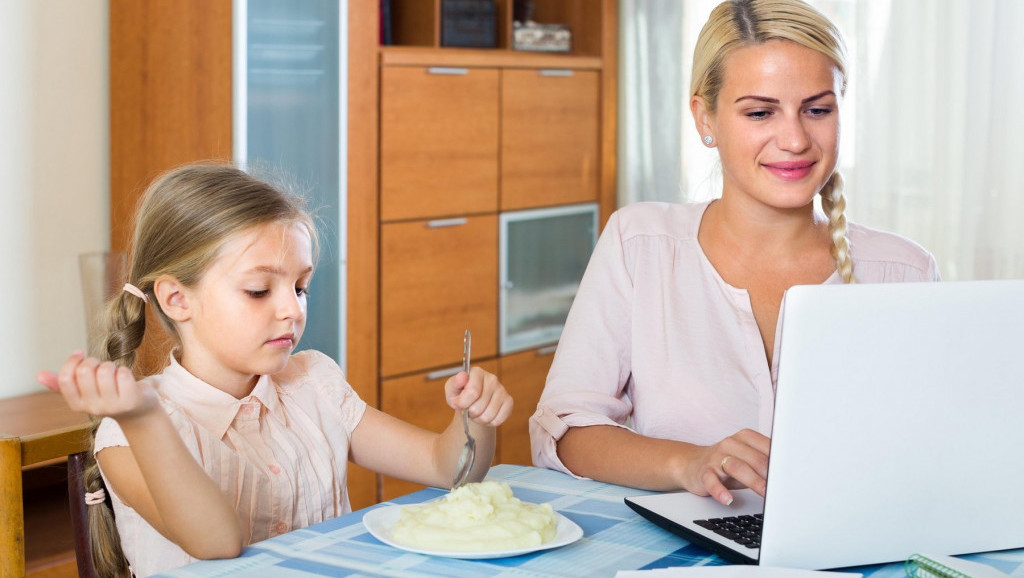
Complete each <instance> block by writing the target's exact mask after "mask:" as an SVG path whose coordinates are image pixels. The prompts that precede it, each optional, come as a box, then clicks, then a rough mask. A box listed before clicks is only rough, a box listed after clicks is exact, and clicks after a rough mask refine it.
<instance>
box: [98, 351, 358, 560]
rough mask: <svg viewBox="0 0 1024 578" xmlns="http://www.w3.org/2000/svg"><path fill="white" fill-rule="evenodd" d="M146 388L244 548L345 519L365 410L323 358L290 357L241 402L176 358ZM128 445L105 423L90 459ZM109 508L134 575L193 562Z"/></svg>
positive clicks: (125, 511) (128, 514)
mask: <svg viewBox="0 0 1024 578" xmlns="http://www.w3.org/2000/svg"><path fill="white" fill-rule="evenodd" d="M146 380H147V381H149V382H150V383H151V384H153V385H154V386H155V387H156V388H157V390H158V392H159V394H160V397H161V401H162V403H163V407H164V410H165V411H167V414H168V415H169V416H170V418H171V421H172V422H173V423H174V425H175V426H176V428H177V430H178V433H179V434H181V438H182V439H183V440H184V442H185V445H186V446H187V447H188V449H189V451H190V452H191V453H192V455H193V456H195V458H196V461H198V462H199V463H200V465H202V467H203V469H205V470H206V472H207V473H208V474H209V475H210V477H212V478H213V479H214V480H215V481H216V482H217V483H218V484H219V485H220V487H221V488H222V489H223V490H224V493H225V494H227V495H228V497H229V498H230V499H231V501H232V502H233V503H234V504H235V509H236V510H237V512H238V516H239V518H240V519H241V520H242V521H243V522H245V527H247V528H248V531H249V535H248V536H247V537H246V542H247V543H252V542H257V541H259V540H264V539H266V538H269V537H272V536H276V535H278V534H283V533H285V532H288V531H289V530H293V529H295V528H302V527H305V526H309V525H311V524H316V523H318V522H321V521H324V520H327V519H330V518H334V517H337V516H340V515H342V514H345V513H347V512H349V511H351V507H350V506H349V501H348V491H347V489H346V471H347V466H348V454H349V440H350V439H351V436H352V431H353V430H354V429H355V427H356V425H357V424H358V423H359V420H360V419H362V416H363V412H364V410H365V409H366V403H365V402H364V401H363V400H361V399H360V398H359V396H358V395H357V394H356V392H355V391H354V390H353V389H352V387H351V386H350V385H349V384H348V383H347V382H346V381H345V376H344V375H343V374H342V371H341V368H339V367H338V365H337V364H336V363H334V361H333V360H332V359H330V358H329V357H327V356H326V355H324V354H322V353H319V352H315V351H303V352H301V353H298V354H296V355H293V356H292V357H291V359H289V361H288V365H287V366H286V367H285V368H284V370H282V371H281V372H280V373H278V374H276V375H273V376H262V377H260V379H259V381H258V382H257V383H256V387H255V388H254V389H253V391H252V394H251V395H249V396H248V397H245V398H244V399H235V398H234V397H233V396H231V395H230V394H227V393H225V392H223V391H221V390H219V389H217V388H215V387H213V386H211V385H209V384H207V383H204V382H203V381H200V380H199V379H198V378H196V377H194V376H193V375H192V374H190V373H189V372H188V371H187V370H185V369H184V368H183V367H182V366H181V365H179V364H178V362H177V361H176V360H175V359H174V355H171V363H170V365H169V366H168V367H167V368H166V369H165V370H164V372H163V373H162V374H160V375H155V376H151V377H148V378H146ZM127 445H128V442H127V440H126V439H125V437H124V434H123V433H122V432H121V428H120V427H119V426H118V424H117V422H116V421H114V420H113V419H110V418H105V419H104V420H103V422H102V423H101V424H100V427H99V429H98V431H97V433H96V445H95V448H94V450H93V451H94V452H95V453H97V454H98V453H99V452H101V451H103V449H104V448H107V447H111V446H127ZM104 479H106V476H104ZM108 488H109V484H108ZM112 502H113V504H114V514H115V518H116V521H117V531H118V534H120V537H121V545H122V547H123V548H124V552H125V555H126V556H127V558H128V561H129V563H130V564H131V567H132V570H133V571H134V572H135V574H136V575H137V576H148V575H150V574H153V573H156V572H161V571H163V570H168V569H171V568H176V567H178V566H183V565H185V564H188V563H190V562H193V561H194V560H195V559H194V558H192V557H191V556H189V555H188V554H186V553H185V552H184V551H183V550H182V549H181V548H179V547H178V546H177V545H175V544H174V543H173V542H170V541H169V540H167V539H166V538H164V537H163V536H162V535H161V534H160V533H159V532H157V531H156V530H155V529H154V528H153V527H152V526H150V525H149V524H148V523H147V522H146V521H145V520H144V519H143V518H142V517H141V516H140V515H139V514H138V513H137V512H136V511H135V510H134V509H132V508H130V507H129V506H128V505H126V504H125V503H124V502H122V501H121V500H120V499H118V498H117V497H116V493H115V495H114V497H113V499H112Z"/></svg>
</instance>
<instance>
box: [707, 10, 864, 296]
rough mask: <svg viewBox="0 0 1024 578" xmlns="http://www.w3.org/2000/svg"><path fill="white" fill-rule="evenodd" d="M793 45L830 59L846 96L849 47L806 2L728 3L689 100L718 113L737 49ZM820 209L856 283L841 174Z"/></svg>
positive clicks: (835, 250)
mask: <svg viewBox="0 0 1024 578" xmlns="http://www.w3.org/2000/svg"><path fill="white" fill-rule="evenodd" d="M769 40H789V41H790V42H795V43H797V44H799V45H801V46H804V47H806V48H810V49H811V50H814V51H817V52H820V53H821V54H824V55H825V56H827V57H828V58H829V59H830V60H831V61H832V63H833V64H834V65H835V67H836V70H838V71H839V75H840V77H841V79H842V87H841V89H840V91H841V93H845V92H846V83H847V76H846V69H847V67H846V45H845V44H844V42H843V38H842V35H841V34H840V32H839V29H838V28H836V26H835V24H833V23H832V22H831V21H830V20H829V19H828V18H826V17H825V16H824V15H823V14H821V13H820V12H818V11H817V10H815V9H814V8H812V7H811V6H809V5H808V4H806V3H804V2H802V1H801V0H727V1H726V2H722V3H721V4H719V5H718V6H717V7H716V8H715V9H714V10H713V11H712V12H711V16H709V17H708V21H707V23H706V24H705V25H704V28H703V29H702V30H701V31H700V36H698V37H697V44H696V47H695V49H694V53H693V72H692V75H693V76H692V80H691V81H690V95H691V96H697V97H700V98H701V99H702V100H703V101H704V106H705V107H706V108H707V110H708V111H710V112H712V113H714V112H715V111H716V110H717V104H718V96H719V93H720V92H721V90H722V83H723V81H724V78H725V69H724V63H725V60H726V58H727V57H728V56H729V55H730V54H732V52H733V51H735V50H736V49H737V48H743V47H745V46H751V45H757V44H763V43H765V42H767V41H769ZM820 194H821V205H822V209H823V210H824V211H825V214H826V215H827V216H828V226H829V234H830V236H831V239H832V258H833V259H834V260H835V262H836V270H837V271H839V274H840V275H841V276H842V278H843V281H844V282H846V283H853V282H855V280H854V278H853V262H852V260H851V259H850V242H849V240H848V239H847V238H846V217H845V216H844V211H845V209H846V198H845V197H844V196H843V179H842V176H840V174H839V172H838V171H835V172H833V173H832V176H831V177H829V179H828V180H827V181H826V182H825V184H824V185H823V186H822V188H821V191H820Z"/></svg>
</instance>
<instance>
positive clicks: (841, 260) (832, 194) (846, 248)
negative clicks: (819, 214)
mask: <svg viewBox="0 0 1024 578" xmlns="http://www.w3.org/2000/svg"><path fill="white" fill-rule="evenodd" d="M821 208H822V210H824V211H825V215H826V216H827V217H828V232H829V236H830V237H831V239H832V258H833V259H834V260H835V262H836V271H839V275H840V276H841V277H842V278H843V283H856V282H857V279H856V278H854V276H853V259H851V258H850V240H849V239H848V238H847V237H846V197H845V196H844V195H843V176H842V175H841V174H839V171H835V172H834V173H832V176H831V177H829V179H828V181H826V182H825V186H824V187H822V188H821Z"/></svg>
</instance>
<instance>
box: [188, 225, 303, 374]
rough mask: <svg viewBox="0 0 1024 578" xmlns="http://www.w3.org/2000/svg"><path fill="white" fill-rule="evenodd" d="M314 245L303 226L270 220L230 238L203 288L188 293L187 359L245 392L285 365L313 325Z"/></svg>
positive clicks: (198, 371) (194, 366) (192, 367)
mask: <svg viewBox="0 0 1024 578" xmlns="http://www.w3.org/2000/svg"><path fill="white" fill-rule="evenodd" d="M312 255H313V253H312V242H311V239H310V235H309V232H308V231H307V230H306V228H305V227H304V226H302V225H298V224H281V223H274V224H267V225H261V226H258V227H254V228H252V229H249V230H246V231H242V232H241V233H238V234H237V235H235V236H233V237H231V238H229V239H228V241H227V242H225V243H224V245H223V246H222V247H221V250H220V254H219V256H218V258H217V259H216V261H214V263H213V265H211V266H210V269H209V270H208V271H207V272H206V274H205V275H204V276H203V278H202V281H200V283H199V285H198V286H196V287H195V288H192V289H186V290H185V291H184V293H185V295H186V298H187V299H188V303H189V307H190V311H191V315H190V318H189V319H188V320H187V322H186V324H187V327H183V328H180V329H181V331H180V334H181V338H182V351H181V364H182V365H183V366H184V367H185V368H186V369H188V370H189V371H190V372H191V373H192V374H193V375H195V376H197V377H199V378H200V379H202V380H203V381H206V382H207V383H210V384H212V385H214V386H216V387H219V388H221V389H225V390H227V391H229V392H231V391H239V390H241V391H245V388H246V387H251V385H253V384H255V381H256V379H257V378H258V376H260V375H266V374H274V373H277V372H278V371H280V370H281V369H283V368H284V366H285V364H286V363H287V361H288V357H289V355H291V352H292V350H293V349H294V348H295V346H296V344H298V342H299V338H300V337H302V331H303V329H304V328H305V326H306V290H307V288H308V287H309V281H310V278H311V277H312V275H313V257H312Z"/></svg>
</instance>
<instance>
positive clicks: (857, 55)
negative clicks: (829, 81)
mask: <svg viewBox="0 0 1024 578" xmlns="http://www.w3.org/2000/svg"><path fill="white" fill-rule="evenodd" d="M677 3H678V2H677ZM811 3H812V4H814V5H815V6H817V7H818V8H819V9H821V10H822V11H823V12H825V13H826V14H827V15H828V16H829V17H830V18H832V19H833V20H834V21H836V23H837V24H838V25H839V27H840V28H841V29H842V30H843V32H844V34H845V35H846V41H847V44H848V47H849V49H850V61H851V62H850V65H851V66H850V72H851V79H850V81H851V84H850V90H849V92H848V93H847V95H846V100H845V102H844V103H843V112H842V114H843V137H842V144H841V155H840V168H841V170H842V171H843V172H844V175H845V176H846V177H847V184H848V185H847V198H848V206H849V216H850V218H851V219H852V220H855V221H858V222H860V223H863V224H865V225H869V226H872V227H876V228H880V229H885V230H890V231H895V232H897V233H900V234H902V235H906V236H908V237H910V238H912V239H914V240H915V241H917V242H919V243H921V244H922V245H924V246H925V247H926V248H927V249H929V250H930V251H932V252H933V253H934V254H935V256H936V258H937V259H938V260H939V266H940V270H941V272H942V275H943V277H944V278H945V279H948V280H954V279H996V278H1024V171H1022V170H1021V168H1020V167H1019V166H1017V165H1016V162H1021V160H1024V116H1022V115H1021V114H1019V113H1017V111H1016V110H1015V108H1014V107H1013V104H1015V103H1019V102H1024V34H1021V33H1020V31H1019V30H1018V28H1019V23H1020V22H1024V1H1022V0H811ZM661 4H663V3H662V2H658V1H657V0H624V1H623V2H622V12H623V14H622V18H621V20H620V22H621V26H622V27H623V30H622V38H623V53H622V55H621V60H620V62H621V70H622V75H623V76H622V78H621V79H620V92H621V94H620V102H621V103H622V104H621V106H622V110H621V113H622V121H621V122H620V126H621V127H622V130H623V134H621V135H620V143H621V144H620V172H621V173H622V175H621V176H620V182H619V184H620V187H619V190H620V192H619V197H620V202H621V203H622V204H627V203H630V202H634V201H638V200H649V199H658V200H668V201H694V200H703V199H707V198H713V197H714V196H717V194H718V188H719V187H720V181H721V177H720V175H719V173H718V170H717V155H715V154H714V153H713V152H711V151H708V150H707V149H705V148H704V147H703V146H701V144H700V141H699V137H698V136H697V134H696V132H695V130H694V128H693V122H692V119H691V118H690V114H689V109H688V103H687V100H688V99H687V94H688V87H689V66H690V60H691V58H692V50H693V42H694V40H695V38H696V35H697V33H698V32H699V30H700V26H702V25H703V23H704V21H705V20H706V18H707V15H708V13H709V12H710V10H711V8H712V7H714V6H715V5H717V4H718V0H682V1H681V5H682V7H683V8H682V16H681V21H680V19H678V18H676V17H675V15H674V14H675V13H673V16H672V17H669V18H666V17H663V15H662V13H661V12H660V11H659V9H658V8H659V6H660V5H661ZM680 37H681V38H680ZM667 39H674V40H673V41H674V42H676V45H677V46H680V52H679V53H678V55H677V57H676V58H675V59H674V60H672V59H668V58H667V57H665V56H663V55H659V56H658V57H657V58H658V60H657V62H658V63H659V64H660V65H661V66H663V67H664V69H672V70H668V72H669V74H670V75H671V76H674V75H675V74H676V70H678V69H681V70H682V78H681V83H682V84H681V96H680V94H677V93H675V92H671V91H666V92H665V93H664V94H662V93H661V92H659V89H658V87H657V86H656V85H653V84H651V83H649V82H648V81H646V80H645V77H650V76H652V74H651V73H650V70H652V69H651V66H652V60H651V59H652V56H651V54H650V53H651V51H653V50H654V48H652V47H655V46H657V47H663V46H665V45H667V44H668V42H667V41H666V40H667ZM645 51H646V52H645ZM637 71H644V72H643V74H639V73H638V72H637ZM659 73H660V71H659ZM673 103H674V104H676V105H677V106H678V109H677V110H678V111H677V112H669V111H668V109H669V108H670V106H671V105H672V104H673ZM645 107H647V109H646V110H642V109H644V108H645ZM670 122H671V123H678V124H677V125H676V126H677V128H676V130H677V131H678V134H680V135H681V137H680V144H679V145H678V147H679V148H678V152H677V153H675V152H674V151H673V154H675V156H671V155H670V154H667V153H668V151H666V154H661V155H659V154H657V153H652V152H651V150H650V149H651V147H652V146H653V145H652V143H653V144H657V143H662V142H668V141H669V138H668V137H667V136H664V135H663V134H662V136H659V137H657V139H655V138H654V137H652V136H650V135H651V133H652V132H653V130H652V128H651V127H652V126H656V127H657V128H656V130H657V131H658V133H665V132H667V131H668V130H670V129H669V128H668V126H667V124H668V123H670ZM645 135H646V136H645ZM641 146H643V147H646V148H640V147H641ZM1018 159H1021V160H1018ZM651 175H655V176H653V177H652V176H651ZM671 179H678V180H677V181H675V182H674V183H671V185H670V184H669V183H668V182H666V181H669V180H671Z"/></svg>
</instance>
